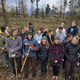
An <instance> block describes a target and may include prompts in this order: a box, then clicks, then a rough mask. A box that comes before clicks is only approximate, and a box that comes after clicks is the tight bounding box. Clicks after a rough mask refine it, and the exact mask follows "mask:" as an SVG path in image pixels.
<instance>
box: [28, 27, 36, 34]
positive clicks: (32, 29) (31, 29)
mask: <svg viewBox="0 0 80 80" xmlns="http://www.w3.org/2000/svg"><path fill="white" fill-rule="evenodd" d="M29 30H30V31H32V33H33V35H34V34H35V30H34V28H33V27H29Z"/></svg>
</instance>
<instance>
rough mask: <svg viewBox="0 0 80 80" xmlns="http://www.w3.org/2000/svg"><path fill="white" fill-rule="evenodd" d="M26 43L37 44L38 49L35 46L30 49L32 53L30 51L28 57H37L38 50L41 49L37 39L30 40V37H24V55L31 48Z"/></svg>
mask: <svg viewBox="0 0 80 80" xmlns="http://www.w3.org/2000/svg"><path fill="white" fill-rule="evenodd" d="M25 43H28V44H31V45H33V46H35V47H38V48H37V50H35V49H34V48H33V50H30V53H29V56H28V57H35V55H36V51H38V50H39V45H38V42H37V40H35V39H34V38H33V39H31V41H30V40H28V39H24V40H23V43H22V52H23V54H24V55H25V54H26V53H27V52H28V50H29V45H25Z"/></svg>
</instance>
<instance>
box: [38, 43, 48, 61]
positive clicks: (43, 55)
mask: <svg viewBox="0 0 80 80" xmlns="http://www.w3.org/2000/svg"><path fill="white" fill-rule="evenodd" d="M48 53H49V50H48V49H47V47H46V46H45V45H44V44H41V47H40V49H39V51H38V57H39V58H40V59H41V60H43V61H44V60H46V59H48Z"/></svg>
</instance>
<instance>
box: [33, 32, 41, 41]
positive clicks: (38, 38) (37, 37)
mask: <svg viewBox="0 0 80 80" xmlns="http://www.w3.org/2000/svg"><path fill="white" fill-rule="evenodd" d="M34 38H35V39H36V40H37V41H38V40H40V41H41V40H42V33H41V34H40V35H39V34H36V35H35V36H34Z"/></svg>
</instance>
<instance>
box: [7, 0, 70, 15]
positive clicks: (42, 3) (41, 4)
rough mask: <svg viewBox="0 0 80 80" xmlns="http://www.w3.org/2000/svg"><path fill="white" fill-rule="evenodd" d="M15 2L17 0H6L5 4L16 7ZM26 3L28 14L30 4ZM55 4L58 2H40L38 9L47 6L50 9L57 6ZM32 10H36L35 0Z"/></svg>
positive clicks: (56, 0)
mask: <svg viewBox="0 0 80 80" xmlns="http://www.w3.org/2000/svg"><path fill="white" fill-rule="evenodd" d="M15 1H17V0H7V4H8V5H9V6H11V5H13V6H14V7H15V6H16V2H15ZM26 1H27V8H28V11H27V13H28V14H29V13H30V6H31V2H30V0H26ZM68 1H69V0H68ZM57 2H59V0H40V1H39V8H42V7H46V5H47V4H49V5H50V8H52V6H53V5H55V6H57ZM34 8H36V0H35V2H34ZM66 11H68V8H67V9H66Z"/></svg>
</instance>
